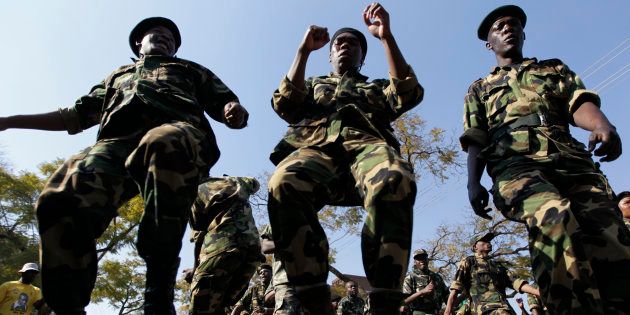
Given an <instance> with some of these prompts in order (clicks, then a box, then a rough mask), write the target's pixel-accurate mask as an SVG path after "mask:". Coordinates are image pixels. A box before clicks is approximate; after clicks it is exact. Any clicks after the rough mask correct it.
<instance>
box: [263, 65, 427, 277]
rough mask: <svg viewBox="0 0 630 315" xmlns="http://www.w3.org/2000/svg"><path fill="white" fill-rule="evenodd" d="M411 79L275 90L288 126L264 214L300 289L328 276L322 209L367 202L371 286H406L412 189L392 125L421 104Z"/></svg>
mask: <svg viewBox="0 0 630 315" xmlns="http://www.w3.org/2000/svg"><path fill="white" fill-rule="evenodd" d="M409 73H410V74H409V77H407V78H405V79H404V80H398V79H396V78H392V79H391V80H390V81H387V80H375V81H372V82H367V81H366V79H367V78H366V77H364V76H361V75H357V76H350V75H344V76H341V77H339V76H335V75H332V74H331V75H329V76H323V77H317V78H309V79H308V80H307V82H306V90H300V89H298V88H296V87H295V86H293V85H292V84H291V82H290V81H289V80H288V79H286V78H285V79H284V80H283V81H282V82H281V84H280V88H279V89H278V90H277V91H276V92H275V93H274V96H273V100H272V103H273V108H274V110H275V111H276V112H277V113H278V115H279V116H280V117H282V118H283V119H284V120H286V121H288V122H289V123H291V124H292V125H291V126H290V127H289V131H288V132H287V134H286V136H285V137H284V139H283V140H282V141H281V143H280V144H279V145H278V146H277V147H276V149H275V150H274V152H273V153H272V154H271V160H272V161H273V162H274V163H276V164H277V169H276V171H275V172H274V174H273V176H272V177H271V179H270V181H269V185H268V187H269V205H268V209H269V218H270V223H271V226H272V227H273V238H274V242H275V244H276V250H277V251H278V254H279V256H280V258H281V260H282V262H283V263H284V265H285V268H286V271H287V275H288V278H289V280H290V281H291V283H293V284H294V285H296V286H308V285H313V284H318V283H319V284H324V283H325V282H326V279H327V277H328V241H327V239H326V235H325V233H324V230H323V228H322V227H321V225H320V223H319V221H318V219H317V212H318V211H319V210H320V209H321V208H322V207H323V206H324V205H327V204H329V205H346V206H348V205H355V206H356V205H363V206H364V207H365V209H366V211H367V213H368V216H367V219H366V222H365V225H364V228H363V232H362V252H363V263H364V268H365V270H366V275H367V278H368V279H369V281H370V284H371V285H372V287H374V288H386V289H400V287H401V285H402V280H403V277H404V273H405V270H407V264H408V261H409V251H410V247H411V228H412V225H413V222H412V221H413V216H412V208H413V203H414V200H415V194H416V186H415V182H414V175H413V171H412V169H411V167H410V165H409V164H408V163H407V162H406V161H404V160H403V159H402V158H401V157H400V153H399V151H398V147H399V145H398V142H397V140H396V139H395V138H394V136H393V133H392V129H391V127H390V123H391V122H392V121H394V120H395V119H396V118H398V117H399V116H400V115H402V114H403V113H404V112H405V111H407V110H409V109H411V108H412V107H414V106H415V105H416V104H418V103H419V102H420V100H421V99H422V96H423V90H422V87H421V86H420V85H419V84H418V81H417V79H416V77H415V75H414V73H413V71H411V68H410V71H409ZM287 155H288V156H287ZM278 163H279V164H278Z"/></svg>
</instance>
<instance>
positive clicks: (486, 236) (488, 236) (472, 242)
mask: <svg viewBox="0 0 630 315" xmlns="http://www.w3.org/2000/svg"><path fill="white" fill-rule="evenodd" d="M495 236H496V235H495V234H494V232H487V233H485V234H483V233H479V234H475V236H473V237H472V238H471V239H470V246H471V247H472V248H473V250H474V249H475V244H477V242H479V241H484V242H488V243H490V241H492V239H493V238H494V237H495Z"/></svg>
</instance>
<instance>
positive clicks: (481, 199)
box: [468, 183, 492, 220]
mask: <svg viewBox="0 0 630 315" xmlns="http://www.w3.org/2000/svg"><path fill="white" fill-rule="evenodd" d="M489 198H490V196H489V195H488V191H487V190H486V188H485V187H483V186H482V185H481V183H473V184H468V200H469V201H470V205H471V206H472V208H473V210H474V211H475V214H476V215H478V216H480V217H482V218H484V219H488V220H492V217H491V216H490V215H488V213H489V212H490V211H492V209H491V208H486V207H487V206H488V200H489Z"/></svg>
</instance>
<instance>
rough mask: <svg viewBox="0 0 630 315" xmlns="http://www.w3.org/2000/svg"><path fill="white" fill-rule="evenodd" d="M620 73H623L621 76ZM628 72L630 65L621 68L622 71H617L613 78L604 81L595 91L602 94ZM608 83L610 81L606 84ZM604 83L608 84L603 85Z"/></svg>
mask: <svg viewBox="0 0 630 315" xmlns="http://www.w3.org/2000/svg"><path fill="white" fill-rule="evenodd" d="M622 71H623V72H622ZM620 72H621V74H619V73H620ZM628 72H630V64H627V65H625V66H624V67H621V69H619V70H617V71H616V72H615V73H613V74H612V75H611V76H609V77H608V78H606V79H605V80H604V81H602V82H601V83H600V84H598V85H597V86H596V87H594V88H593V89H594V90H597V91H598V92H601V91H602V90H603V89H604V88H605V87H607V86H608V85H610V84H611V83H613V82H615V81H617V80H618V79H619V78H621V77H623V76H624V75H625V74H626V73H628ZM613 76H614V78H613ZM611 78H612V79H611ZM606 81H608V82H606ZM603 83H606V84H604V85H602V84H603Z"/></svg>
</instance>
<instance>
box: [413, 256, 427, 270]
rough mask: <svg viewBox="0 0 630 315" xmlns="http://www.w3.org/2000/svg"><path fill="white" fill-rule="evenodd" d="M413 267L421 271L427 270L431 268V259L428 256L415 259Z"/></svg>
mask: <svg viewBox="0 0 630 315" xmlns="http://www.w3.org/2000/svg"><path fill="white" fill-rule="evenodd" d="M413 265H414V266H415V267H416V268H418V269H420V270H426V269H427V268H429V258H428V257H426V256H417V257H414V259H413Z"/></svg>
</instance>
